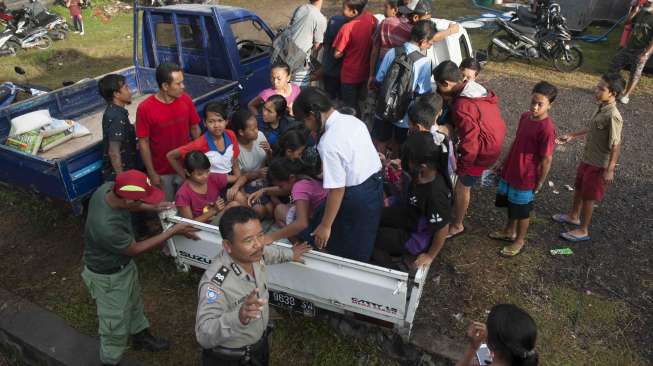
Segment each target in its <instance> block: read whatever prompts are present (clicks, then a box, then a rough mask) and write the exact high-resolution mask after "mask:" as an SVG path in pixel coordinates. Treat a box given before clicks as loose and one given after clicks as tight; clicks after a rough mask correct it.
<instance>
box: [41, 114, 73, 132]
mask: <svg viewBox="0 0 653 366" xmlns="http://www.w3.org/2000/svg"><path fill="white" fill-rule="evenodd" d="M74 125H75V122H74V121H72V120H69V119H68V120H62V119H56V118H53V119H52V123H50V124H47V125H45V126H43V127H41V134H42V135H43V137H50V136H52V135H56V134H58V133H61V132H64V131H65V130H67V129H69V128H71V127H73V126H74Z"/></svg>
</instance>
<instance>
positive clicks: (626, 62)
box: [608, 48, 643, 73]
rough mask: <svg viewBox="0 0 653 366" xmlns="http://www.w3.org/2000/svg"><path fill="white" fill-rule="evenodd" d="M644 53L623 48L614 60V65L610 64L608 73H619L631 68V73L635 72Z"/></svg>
mask: <svg viewBox="0 0 653 366" xmlns="http://www.w3.org/2000/svg"><path fill="white" fill-rule="evenodd" d="M642 52H643V50H631V49H628V48H622V49H621V50H619V52H617V53H616V54H615V55H614V57H613V58H612V63H611V64H610V69H609V70H608V71H609V72H613V73H614V72H619V71H621V70H623V69H625V68H629V69H630V70H631V71H633V70H634V69H635V66H636V65H637V63H638V62H639V57H640V55H641V54H642Z"/></svg>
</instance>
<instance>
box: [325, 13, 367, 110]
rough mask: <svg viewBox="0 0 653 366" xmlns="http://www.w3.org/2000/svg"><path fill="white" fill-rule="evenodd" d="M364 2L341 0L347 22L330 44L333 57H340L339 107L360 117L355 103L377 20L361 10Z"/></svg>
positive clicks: (363, 81) (363, 82)
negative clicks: (331, 44) (341, 102)
mask: <svg viewBox="0 0 653 366" xmlns="http://www.w3.org/2000/svg"><path fill="white" fill-rule="evenodd" d="M366 5H367V0H345V1H344V3H343V6H342V15H344V16H345V17H347V18H349V19H351V20H350V21H349V22H347V23H346V24H345V25H343V26H342V28H340V31H339V32H338V35H337V36H336V39H335V40H334V41H333V49H334V50H335V52H334V57H335V58H336V59H339V58H342V59H343V60H342V69H341V71H340V82H341V93H342V101H343V104H344V105H345V106H347V107H350V108H353V109H355V110H356V115H357V116H359V115H360V110H359V106H358V101H359V99H360V98H361V96H362V92H363V91H364V89H365V87H366V86H367V78H368V76H369V73H370V53H371V51H372V35H373V34H374V32H375V31H376V24H377V20H376V18H375V17H374V15H372V13H370V12H369V11H366V10H365V6H366Z"/></svg>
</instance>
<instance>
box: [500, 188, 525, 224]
mask: <svg viewBox="0 0 653 366" xmlns="http://www.w3.org/2000/svg"><path fill="white" fill-rule="evenodd" d="M494 205H495V206H496V207H506V208H508V218H509V219H510V220H524V219H527V218H529V217H530V216H531V211H533V201H531V202H529V203H527V204H524V205H520V204H516V203H513V202H510V201H509V200H508V196H506V195H503V194H497V197H496V200H495V201H494Z"/></svg>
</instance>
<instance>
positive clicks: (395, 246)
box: [373, 131, 452, 268]
mask: <svg viewBox="0 0 653 366" xmlns="http://www.w3.org/2000/svg"><path fill="white" fill-rule="evenodd" d="M402 165H403V168H404V170H406V171H410V172H411V176H412V182H411V184H410V185H409V188H408V192H407V194H405V195H404V197H405V201H404V202H400V204H399V205H397V206H394V207H385V208H384V209H383V211H382V214H381V224H380V227H379V230H378V232H377V236H376V243H375V247H374V255H373V260H374V262H376V263H378V264H380V265H383V266H385V267H390V268H393V267H395V265H394V264H393V260H392V257H400V256H403V255H405V254H410V255H415V256H417V259H416V260H415V265H416V266H417V267H420V266H428V265H430V264H431V262H432V261H433V259H434V258H435V257H436V256H437V255H438V253H439V252H440V250H441V249H442V246H443V245H444V241H445V239H446V236H447V233H448V230H449V220H450V217H451V204H452V184H451V180H450V179H449V176H448V171H447V155H446V153H444V152H443V151H442V145H436V144H435V142H434V141H433V135H431V133H430V132H425V131H420V132H416V133H414V134H413V135H411V136H409V137H408V139H407V140H406V143H405V144H404V149H403V152H402Z"/></svg>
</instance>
